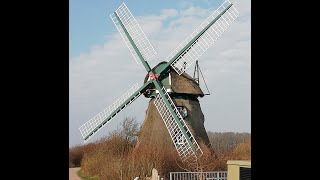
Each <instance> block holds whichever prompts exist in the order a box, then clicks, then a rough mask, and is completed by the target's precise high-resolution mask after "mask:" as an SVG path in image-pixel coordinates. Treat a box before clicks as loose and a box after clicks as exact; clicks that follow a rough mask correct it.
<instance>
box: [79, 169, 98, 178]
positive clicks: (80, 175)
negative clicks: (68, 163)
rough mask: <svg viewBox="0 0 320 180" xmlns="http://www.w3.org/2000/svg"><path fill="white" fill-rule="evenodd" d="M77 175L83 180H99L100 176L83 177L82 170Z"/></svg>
mask: <svg viewBox="0 0 320 180" xmlns="http://www.w3.org/2000/svg"><path fill="white" fill-rule="evenodd" d="M77 174H78V176H79V177H80V178H81V179H82V180H99V177H98V176H93V177H87V176H85V175H83V173H82V171H81V169H80V170H79V171H78V172H77Z"/></svg>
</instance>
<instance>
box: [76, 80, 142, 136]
mask: <svg viewBox="0 0 320 180" xmlns="http://www.w3.org/2000/svg"><path fill="white" fill-rule="evenodd" d="M138 89H139V86H138V83H137V84H135V85H134V86H133V87H132V88H130V89H129V90H128V91H127V92H126V93H125V94H124V95H122V96H121V97H120V98H119V99H117V100H116V101H115V102H114V103H113V104H111V105H110V106H109V107H107V108H106V109H104V110H103V111H102V112H100V113H99V114H97V115H96V116H94V117H93V118H92V119H90V120H89V121H88V122H86V123H84V124H83V125H82V126H80V128H79V130H80V133H81V135H82V137H83V139H85V140H89V139H88V136H89V135H90V137H92V135H93V134H95V133H97V132H98V130H100V129H101V128H102V127H103V126H104V125H105V124H106V123H103V121H104V120H106V118H108V117H109V116H110V115H111V113H113V112H114V111H115V110H116V109H118V108H119V107H120V105H121V104H123V103H124V102H125V101H126V100H127V99H128V98H129V97H130V96H132V95H133V94H134V93H135V92H136V91H137V90H138ZM139 96H140V93H138V94H137V95H136V96H135V97H134V98H133V99H132V100H131V101H130V102H129V103H128V104H126V106H127V105H129V104H130V103H131V102H133V101H134V100H135V99H136V98H138V97H139ZM122 109H123V108H122ZM122 109H119V111H118V112H117V113H119V112H120V111H121V110H122ZM108 122H109V121H108Z"/></svg>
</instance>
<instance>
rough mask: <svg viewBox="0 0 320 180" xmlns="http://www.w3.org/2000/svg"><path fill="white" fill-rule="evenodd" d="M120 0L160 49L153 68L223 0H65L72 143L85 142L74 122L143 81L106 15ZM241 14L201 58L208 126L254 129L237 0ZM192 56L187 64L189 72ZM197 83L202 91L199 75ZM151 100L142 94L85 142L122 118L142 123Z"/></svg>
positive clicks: (247, 41)
mask: <svg viewBox="0 0 320 180" xmlns="http://www.w3.org/2000/svg"><path fill="white" fill-rule="evenodd" d="M122 2H125V4H126V5H127V7H128V8H129V9H130V11H131V13H132V14H133V16H134V17H135V18H136V20H137V21H138V23H139V25H140V26H141V28H142V30H143V31H144V33H145V34H146V36H147V37H148V39H149V41H150V42H151V44H152V45H153V47H154V49H155V50H156V52H157V56H156V57H155V58H154V59H153V60H150V61H148V63H149V65H150V67H151V68H152V67H154V66H155V65H157V64H158V63H159V62H161V61H164V60H165V59H166V57H167V56H168V55H169V54H170V53H171V52H172V51H173V50H174V49H175V48H176V47H177V46H178V45H179V44H180V43H181V42H183V41H184V40H185V39H186V38H187V37H188V36H189V35H190V34H191V33H192V32H193V31H194V30H195V29H196V28H197V27H198V26H199V25H200V24H201V23H202V22H203V21H204V20H205V19H206V18H207V17H208V16H209V15H210V14H211V13H213V12H214V11H215V10H216V9H217V8H218V7H219V6H220V5H221V4H222V3H223V2H224V1H222V0H177V1H172V0H162V1H159V0H158V1H155V0H153V1H150V0H149V1H147V0H135V1H133V0H131V1H129V0H127V1H120V0H114V1H106V0H95V1H88V0H70V1H69V147H72V146H74V145H78V144H83V140H82V137H81V134H80V132H79V129H78V128H79V127H80V126H81V125H82V124H84V123H85V122H87V121H88V120H90V119H91V118H92V117H94V116H95V115H96V114H98V113H100V112H101V111H103V110H104V109H105V108H107V107H108V106H109V105H111V104H112V103H113V102H114V101H116V100H117V99H118V98H119V97H121V96H122V95H123V94H124V93H125V92H126V91H127V90H128V89H129V88H131V87H132V86H133V85H134V84H136V83H138V84H139V86H142V85H143V80H144V77H145V75H146V70H145V69H144V67H143V65H142V64H137V63H136V62H135V60H134V58H133V57H132V55H131V53H130V51H129V49H128V48H127V46H126V44H125V42H124V41H123V39H122V38H121V36H120V34H119V32H118V31H117V29H116V27H115V26H114V24H113V22H112V20H111V18H110V16H109V15H110V14H111V13H113V12H114V11H115V10H116V9H117V8H118V7H119V6H120V5H121V3H122ZM234 5H235V8H236V9H237V10H238V11H239V13H240V15H239V16H238V18H237V19H236V20H235V21H234V22H233V23H232V24H231V25H230V26H229V28H228V29H227V30H226V31H225V32H224V33H223V34H222V35H221V36H220V37H219V39H218V40H217V41H216V42H215V43H214V44H213V45H212V46H211V47H210V48H209V49H208V50H207V51H206V52H205V53H204V54H203V55H202V56H201V57H200V58H199V59H198V60H199V66H200V68H201V71H202V73H203V75H204V78H205V81H206V83H207V86H208V88H209V91H210V93H211V94H210V95H209V96H205V97H203V98H199V101H200V105H201V109H202V112H203V114H204V116H205V123H204V125H205V128H206V130H207V131H212V132H251V1H250V0H238V1H235V2H234ZM194 65H195V63H193V64H192V65H191V66H190V68H189V69H188V70H187V73H188V74H189V75H193V69H194ZM200 87H201V88H202V90H203V91H206V88H205V86H204V83H203V81H200ZM148 102H149V99H146V98H145V97H144V96H140V97H139V98H138V99H137V100H135V101H134V102H133V103H132V104H131V105H130V106H128V107H127V108H125V109H124V110H123V111H121V112H120V113H119V114H118V115H117V116H115V117H114V118H113V119H112V120H111V121H110V122H108V123H107V124H106V125H105V126H104V127H103V128H102V129H101V130H100V131H99V132H98V133H97V134H96V135H94V136H93V137H92V138H91V139H90V140H89V141H88V142H93V141H96V140H98V139H100V138H101V137H104V136H106V135H108V134H109V133H110V132H111V131H114V130H116V129H117V128H119V126H120V122H121V121H122V120H123V119H124V118H125V117H132V118H135V119H136V120H137V121H138V122H139V123H142V122H143V120H144V118H145V117H144V116H145V111H146V109H147V107H148Z"/></svg>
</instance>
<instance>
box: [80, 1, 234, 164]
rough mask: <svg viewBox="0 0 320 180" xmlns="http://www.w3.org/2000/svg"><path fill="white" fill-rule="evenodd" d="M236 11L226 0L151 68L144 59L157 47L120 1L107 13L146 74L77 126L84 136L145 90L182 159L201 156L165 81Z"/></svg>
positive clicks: (201, 49)
mask: <svg viewBox="0 0 320 180" xmlns="http://www.w3.org/2000/svg"><path fill="white" fill-rule="evenodd" d="M238 15H239V12H238V11H237V10H236V9H235V7H234V5H233V3H232V2H230V1H229V0H226V1H225V2H224V3H223V4H222V5H221V6H220V7H219V8H218V9H217V10H216V11H215V12H214V13H212V14H211V15H210V16H209V17H208V18H207V19H206V20H205V21H204V22H203V23H202V24H201V25H200V26H199V27H198V28H197V29H196V30H195V31H194V32H193V33H192V34H191V35H190V36H189V37H188V38H187V39H186V40H185V41H183V42H182V43H181V44H180V45H179V46H178V47H177V48H176V49H175V50H174V51H173V52H172V53H171V54H170V55H169V56H168V57H167V58H166V60H165V61H163V62H161V63H159V64H158V65H157V66H156V67H154V68H151V67H150V66H149V64H148V62H147V61H148V60H151V59H152V58H153V57H155V55H156V51H155V50H154V48H153V47H152V45H151V44H150V42H149V40H148V39H147V37H146V35H145V34H144V32H143V31H142V29H141V27H140V26H139V24H138V22H137V20H136V19H135V18H134V17H133V15H132V14H131V12H130V10H129V9H128V8H127V6H126V5H125V3H122V4H121V5H120V7H119V8H118V9H117V10H116V11H115V12H114V13H112V14H111V15H110V17H111V19H112V21H113V22H114V24H115V26H116V28H117V29H118V31H119V32H120V34H121V36H122V38H123V40H124V41H125V43H126V45H127V47H128V48H129V50H130V52H131V54H132V56H133V58H134V59H135V61H136V62H137V64H142V65H143V66H144V67H145V69H146V71H147V73H148V76H147V79H146V80H145V82H144V84H143V85H142V86H141V87H139V86H138V84H135V85H134V86H133V87H132V88H130V89H129V90H127V92H126V93H125V94H124V95H122V96H121V97H120V98H119V99H118V100H116V101H115V102H114V103H113V104H112V105H110V106H109V107H107V108H106V109H104V110H103V111H102V112H100V113H99V114H97V115H96V116H94V117H93V118H92V119H90V120H89V121H88V122H86V123H85V124H83V125H82V126H80V128H79V130H80V133H81V135H82V137H83V139H84V140H85V141H88V140H89V139H90V138H91V137H92V136H93V135H95V134H96V133H97V132H98V131H99V130H100V129H101V128H102V127H103V126H105V125H106V123H107V122H109V121H110V120H111V119H112V118H113V117H115V116H116V115H117V114H118V113H119V112H120V111H122V110H123V109H124V108H125V107H127V106H128V105H129V104H131V103H132V102H133V101H134V100H135V99H137V98H138V97H139V96H140V95H141V94H144V95H145V96H146V97H149V98H152V99H153V103H154V106H155V107H156V109H157V111H158V112H159V114H160V116H161V118H162V120H163V122H164V124H165V127H166V129H167V130H168V133H169V135H170V138H171V141H172V142H173V144H174V146H175V149H176V150H177V152H178V154H179V156H180V158H181V160H182V161H195V160H197V159H198V158H199V157H201V155H202V154H203V152H202V150H201V148H200V146H199V144H198V142H197V141H196V138H195V137H194V135H193V133H192V131H191V130H190V128H189V125H188V123H187V122H186V121H185V120H184V118H183V116H182V115H181V113H180V112H181V110H179V109H178V108H177V107H176V104H175V103H174V101H173V100H172V98H171V96H170V95H171V94H172V91H170V88H167V87H166V86H165V85H166V84H167V82H166V81H167V79H168V76H170V73H169V72H170V70H172V69H173V70H174V71H175V72H176V74H178V75H179V76H181V75H183V74H185V73H184V72H185V71H186V69H187V68H188V67H190V65H191V64H192V63H193V62H194V61H196V60H198V59H199V57H200V56H201V55H202V54H203V53H204V52H205V51H206V50H207V49H208V48H209V47H210V46H211V45H212V44H213V43H214V42H215V41H216V40H217V39H218V37H219V36H220V35H221V34H222V33H223V32H224V31H225V30H226V29H227V28H228V27H229V25H230V24H231V23H232V22H233V21H234V20H235V19H236V18H237V16H238Z"/></svg>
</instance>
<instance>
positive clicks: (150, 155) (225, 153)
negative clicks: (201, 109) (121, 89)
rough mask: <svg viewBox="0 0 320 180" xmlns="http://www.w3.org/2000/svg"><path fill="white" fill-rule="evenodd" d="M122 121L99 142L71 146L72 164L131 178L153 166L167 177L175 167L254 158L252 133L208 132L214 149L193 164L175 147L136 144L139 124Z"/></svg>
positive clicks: (221, 165) (87, 171)
mask: <svg viewBox="0 0 320 180" xmlns="http://www.w3.org/2000/svg"><path fill="white" fill-rule="evenodd" d="M121 125H122V127H121V129H119V130H118V131H114V132H112V133H110V134H109V135H108V136H107V137H105V138H102V139H100V140H98V141H97V142H94V143H90V144H86V145H83V146H75V147H72V148H71V149H70V151H69V165H70V167H74V166H78V165H80V164H81V169H82V172H83V174H84V175H85V176H98V177H100V179H124V180H127V179H128V180H131V179H133V178H134V177H136V176H140V177H146V176H151V171H152V168H156V169H157V170H158V172H159V174H160V176H161V177H165V178H166V177H168V175H169V172H172V171H195V170H197V171H217V170H226V168H227V165H226V162H227V160H230V159H233V160H242V159H243V160H247V159H251V157H250V156H251V141H250V134H249V133H212V132H208V136H209V139H210V141H211V144H212V148H213V151H212V150H210V151H207V150H204V154H203V155H202V157H201V158H200V159H199V161H198V162H197V163H194V164H191V165H190V164H186V163H183V162H182V161H181V160H180V158H179V156H178V154H177V152H176V151H175V150H174V149H172V148H159V147H147V146H141V147H139V148H135V145H136V142H137V134H138V132H139V124H138V123H137V122H136V121H135V120H134V119H132V118H126V119H125V120H124V121H123V122H122V123H121ZM213 152H215V153H213ZM166 179H167V178H166Z"/></svg>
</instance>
